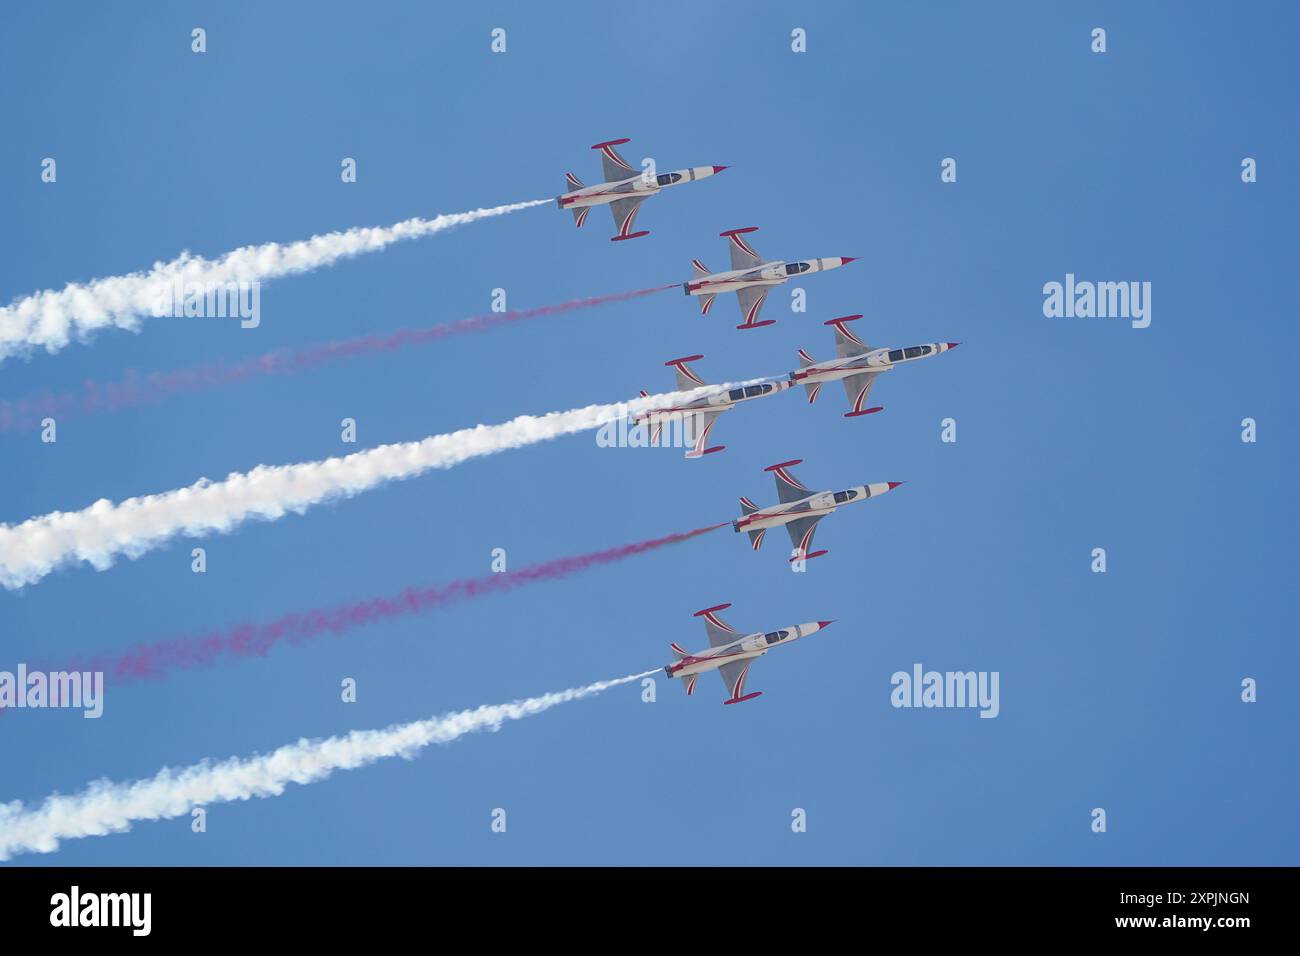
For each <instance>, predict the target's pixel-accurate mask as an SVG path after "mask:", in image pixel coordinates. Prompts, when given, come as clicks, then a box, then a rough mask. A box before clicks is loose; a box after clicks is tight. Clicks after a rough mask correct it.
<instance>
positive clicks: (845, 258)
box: [840, 256, 858, 266]
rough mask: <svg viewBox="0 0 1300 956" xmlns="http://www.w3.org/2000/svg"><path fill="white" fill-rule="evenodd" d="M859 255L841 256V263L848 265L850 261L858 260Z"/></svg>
mask: <svg viewBox="0 0 1300 956" xmlns="http://www.w3.org/2000/svg"><path fill="white" fill-rule="evenodd" d="M857 258H858V257H857V256H840V265H845V266H846V265H848V264H849V263H850V262H854V261H856V260H857Z"/></svg>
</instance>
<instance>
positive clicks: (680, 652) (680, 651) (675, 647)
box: [668, 641, 690, 661]
mask: <svg viewBox="0 0 1300 956" xmlns="http://www.w3.org/2000/svg"><path fill="white" fill-rule="evenodd" d="M668 646H669V647H670V648H671V649H672V652H673V657H674V658H676V659H677V660H679V661H680V660H681V659H682V658H683V657H690V654H688V653H687V652H686V649H685V648H684V647H682V646H681V645H680V644H678V643H677V642H675V641H674V642H673V643H672V644H669V645H668Z"/></svg>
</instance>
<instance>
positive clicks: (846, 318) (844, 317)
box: [822, 312, 862, 325]
mask: <svg viewBox="0 0 1300 956" xmlns="http://www.w3.org/2000/svg"><path fill="white" fill-rule="evenodd" d="M860 318H862V313H861V312H859V313H858V314H857V315H841V316H840V317H839V318H838V319H827V320H826V321H825V322H823V323H822V325H839V324H840V323H841V322H856V321H857V320H858V319H860Z"/></svg>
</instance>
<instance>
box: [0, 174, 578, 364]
mask: <svg viewBox="0 0 1300 956" xmlns="http://www.w3.org/2000/svg"><path fill="white" fill-rule="evenodd" d="M548 202H553V200H550V199H533V200H530V201H528V202H517V203H509V204H507V205H504V206H493V207H492V208H490V209H475V210H472V211H471V212H457V213H448V214H446V215H441V216H435V217H434V218H433V219H418V218H417V219H407V220H406V221H404V222H399V223H396V224H395V225H392V226H373V227H369V228H358V229H348V230H346V231H344V232H330V233H326V234H325V235H323V236H312V237H311V238H310V239H307V240H305V241H300V242H291V243H288V244H287V245H282V244H280V243H278V242H268V243H265V244H263V245H260V246H244V247H243V248H240V249H236V250H235V251H234V252H228V253H226V254H225V255H224V256H222V257H221V258H220V259H215V260H210V259H204V258H203V257H202V256H194V255H190V254H189V253H188V252H182V253H181V255H180V257H179V258H176V259H173V260H172V261H171V262H156V263H154V266H153V268H152V269H150V270H149V271H148V272H132V273H130V274H129V275H124V276H111V277H109V278H106V279H95V280H93V281H91V282H88V283H85V284H80V283H76V282H72V283H69V284H68V285H66V286H64V288H63V290H62V291H55V290H53V289H46V290H44V291H43V292H36V293H34V294H32V295H29V296H26V297H25V298H21V299H17V300H15V301H14V302H12V303H11V304H9V305H7V306H4V307H3V308H0V361H3V360H4V359H6V358H8V357H9V356H11V355H15V354H18V353H22V352H27V351H29V350H31V349H34V348H44V349H45V350H46V351H48V352H57V351H59V350H60V349H62V348H63V347H64V346H66V345H67V344H68V342H69V341H71V340H72V339H73V338H74V337H75V338H77V339H78V340H81V341H84V340H86V339H87V338H88V337H89V336H90V334H91V333H92V332H95V331H96V330H98V329H102V328H105V327H116V328H120V329H135V328H137V327H138V326H139V324H140V319H141V318H142V317H144V316H148V315H152V314H154V313H153V310H154V308H155V304H156V303H157V302H158V301H159V298H160V295H162V296H166V295H167V293H168V290H170V289H171V288H172V286H173V284H174V283H175V282H176V281H178V280H179V281H180V282H181V283H182V286H184V285H187V284H189V283H199V284H201V285H206V284H208V283H213V284H223V285H224V284H225V283H228V282H261V281H265V280H267V279H275V278H279V277H280V276H286V275H293V274H294V273H299V272H309V271H311V270H312V269H319V268H320V267H321V266H327V265H330V264H332V263H334V262H336V261H338V260H339V259H343V258H348V257H350V256H358V255H361V254H362V253H365V252H377V251H378V250H380V249H383V248H384V247H386V246H389V245H391V244H392V243H394V242H398V241H400V240H402V239H417V238H419V237H421V236H427V235H431V234H432V233H435V232H442V231H443V230H444V229H451V228H453V227H454V226H461V225H465V224H467V223H471V222H477V221H478V220H479V219H487V218H489V217H492V216H503V215H505V214H506V213H511V212H516V211H518V210H520V209H529V208H531V207H533V206H540V205H543V204H545V203H548Z"/></svg>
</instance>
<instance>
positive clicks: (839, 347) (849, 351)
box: [826, 315, 876, 358]
mask: <svg viewBox="0 0 1300 956" xmlns="http://www.w3.org/2000/svg"><path fill="white" fill-rule="evenodd" d="M860 318H862V316H860V315H848V316H845V317H844V318H841V319H831V320H830V321H828V322H827V323H826V324H827V325H830V326H834V327H835V356H836V358H851V357H853V356H855V355H864V354H866V353H867V352H871V351H874V350H875V348H876V347H875V346H874V345H868V344H867V343H866V342H864V341H862V339H860V338H858V337H857V335H855V334H854V332H853V330H852V329H850V328H849V327H848V326H847V325H845V324H844V323H846V322H852V321H853V320H855V319H860Z"/></svg>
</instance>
